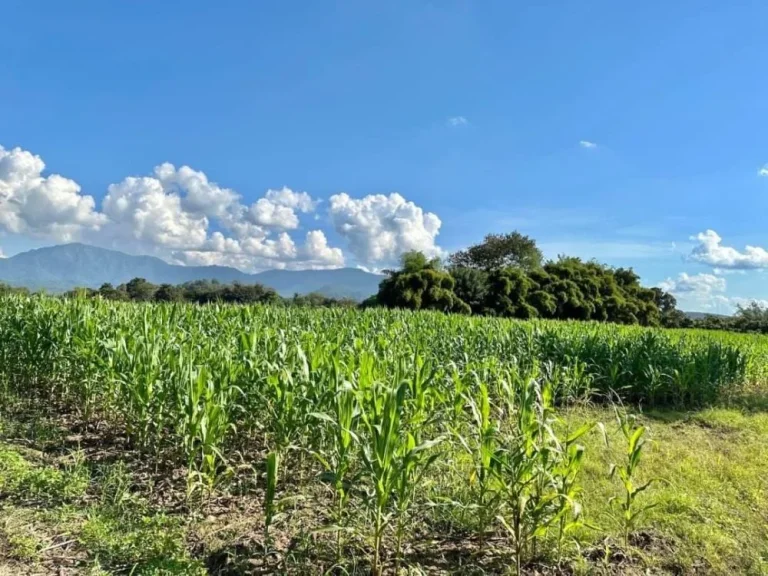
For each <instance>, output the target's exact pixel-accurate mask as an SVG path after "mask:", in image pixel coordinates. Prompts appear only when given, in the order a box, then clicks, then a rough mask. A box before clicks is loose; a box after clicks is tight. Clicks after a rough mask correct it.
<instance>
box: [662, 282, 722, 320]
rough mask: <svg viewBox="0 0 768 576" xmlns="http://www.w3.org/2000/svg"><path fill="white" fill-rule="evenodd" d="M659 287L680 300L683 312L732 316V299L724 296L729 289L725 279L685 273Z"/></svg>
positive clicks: (679, 304)
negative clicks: (702, 312)
mask: <svg viewBox="0 0 768 576" xmlns="http://www.w3.org/2000/svg"><path fill="white" fill-rule="evenodd" d="M658 286H659V288H661V289H662V290H664V291H665V292H669V293H671V294H673V295H674V296H675V298H677V300H678V308H680V309H682V310H690V311H709V312H718V313H725V314H730V313H731V312H732V310H733V307H734V305H733V303H731V298H729V297H728V296H726V295H725V294H724V292H725V290H726V288H727V283H726V280H725V278H721V277H719V276H714V275H713V274H693V275H689V274H686V273H685V272H683V273H681V274H679V275H678V276H677V278H667V279H666V280H664V281H663V282H660V283H659V285H658Z"/></svg>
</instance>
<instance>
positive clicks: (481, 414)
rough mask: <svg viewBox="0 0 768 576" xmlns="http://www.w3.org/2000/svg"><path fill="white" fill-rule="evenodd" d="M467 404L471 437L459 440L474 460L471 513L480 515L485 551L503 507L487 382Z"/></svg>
mask: <svg viewBox="0 0 768 576" xmlns="http://www.w3.org/2000/svg"><path fill="white" fill-rule="evenodd" d="M465 401H466V403H467V405H468V406H469V407H470V410H471V413H472V423H471V424H472V426H471V428H470V431H469V432H468V433H467V434H461V433H460V432H458V431H456V432H455V434H456V437H457V438H458V440H459V442H460V443H461V445H462V446H463V447H464V449H465V450H466V451H467V453H468V454H470V456H471V457H472V471H471V473H470V476H469V487H470V491H471V494H472V505H471V507H470V510H471V511H472V512H473V513H475V514H476V518H477V521H478V526H479V528H478V529H479V533H480V547H481V551H482V548H483V547H484V544H485V536H486V533H487V532H488V529H489V527H490V525H491V523H492V522H493V520H494V519H495V518H496V513H497V510H498V507H499V505H500V496H501V494H500V492H499V491H498V490H497V489H496V476H497V474H498V464H499V462H498V460H497V454H496V451H497V449H498V426H497V423H496V422H495V421H493V420H492V419H491V404H490V399H489V395H488V388H487V386H486V385H485V383H483V382H479V383H478V398H475V397H473V396H470V395H466V396H465Z"/></svg>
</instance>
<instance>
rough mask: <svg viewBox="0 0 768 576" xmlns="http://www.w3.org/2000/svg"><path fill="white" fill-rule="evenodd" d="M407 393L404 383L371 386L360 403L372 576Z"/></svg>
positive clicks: (378, 561)
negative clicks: (363, 434)
mask: <svg viewBox="0 0 768 576" xmlns="http://www.w3.org/2000/svg"><path fill="white" fill-rule="evenodd" d="M407 391H408V388H407V385H406V384H405V383H402V384H400V385H399V386H397V387H394V388H386V387H385V386H383V385H381V384H379V383H373V385H372V386H371V389H370V390H368V391H366V393H365V394H364V396H363V398H362V401H361V403H362V417H363V422H364V424H365V428H366V432H367V434H366V436H367V437H366V441H367V442H366V443H364V444H363V445H362V453H361V456H362V460H363V464H364V466H365V470H366V475H367V477H368V480H369V484H370V486H369V490H368V494H367V498H366V500H367V502H368V506H369V509H370V510H371V512H372V514H373V566H372V571H373V574H374V575H375V576H380V574H381V573H382V567H381V545H382V540H383V538H384V530H385V528H386V527H387V524H388V523H389V520H390V513H389V510H388V508H389V504H390V499H391V497H392V494H393V492H394V490H395V486H396V484H397V480H398V477H399V475H400V462H399V461H398V451H399V449H400V444H401V441H402V439H401V435H402V424H401V417H402V412H403V404H404V402H405V395H406V393H407Z"/></svg>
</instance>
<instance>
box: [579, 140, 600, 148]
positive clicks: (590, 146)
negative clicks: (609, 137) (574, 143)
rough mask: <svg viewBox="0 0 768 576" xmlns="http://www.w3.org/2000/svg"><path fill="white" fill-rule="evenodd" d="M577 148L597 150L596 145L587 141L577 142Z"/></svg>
mask: <svg viewBox="0 0 768 576" xmlns="http://www.w3.org/2000/svg"><path fill="white" fill-rule="evenodd" d="M579 146H581V147H582V148H597V144H595V143H594V142H590V141H589V140H579Z"/></svg>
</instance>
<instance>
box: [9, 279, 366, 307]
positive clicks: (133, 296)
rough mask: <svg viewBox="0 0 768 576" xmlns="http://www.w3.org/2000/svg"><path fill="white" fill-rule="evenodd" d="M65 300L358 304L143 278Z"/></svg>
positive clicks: (252, 287) (249, 287)
mask: <svg viewBox="0 0 768 576" xmlns="http://www.w3.org/2000/svg"><path fill="white" fill-rule="evenodd" d="M0 289H1V288H0ZM64 296H65V297H70V298H71V297H83V296H84V297H87V298H103V299H105V300H115V301H124V302H193V303H196V304H209V303H212V302H223V303H230V304H284V305H291V306H302V307H318V306H325V307H331V306H356V305H357V302H355V301H354V300H350V299H347V298H331V297H328V296H324V295H322V294H313V293H310V294H304V295H299V294H295V295H294V296H293V297H292V298H282V297H281V296H280V295H279V294H278V293H277V292H276V291H275V290H273V289H272V288H268V287H266V286H263V285H262V284H240V283H238V282H234V283H232V284H223V283H221V282H218V281H216V280H194V281H192V282H186V283H184V284H179V285H172V284H160V285H157V284H153V283H151V282H148V281H147V280H145V279H144V278H134V279H132V280H131V281H129V282H126V283H125V284H120V285H118V286H116V287H115V286H113V285H112V284H109V283H106V284H102V285H101V287H100V288H99V289H98V290H94V289H92V288H76V289H74V290H70V291H69V292H66V293H65V294H64Z"/></svg>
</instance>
